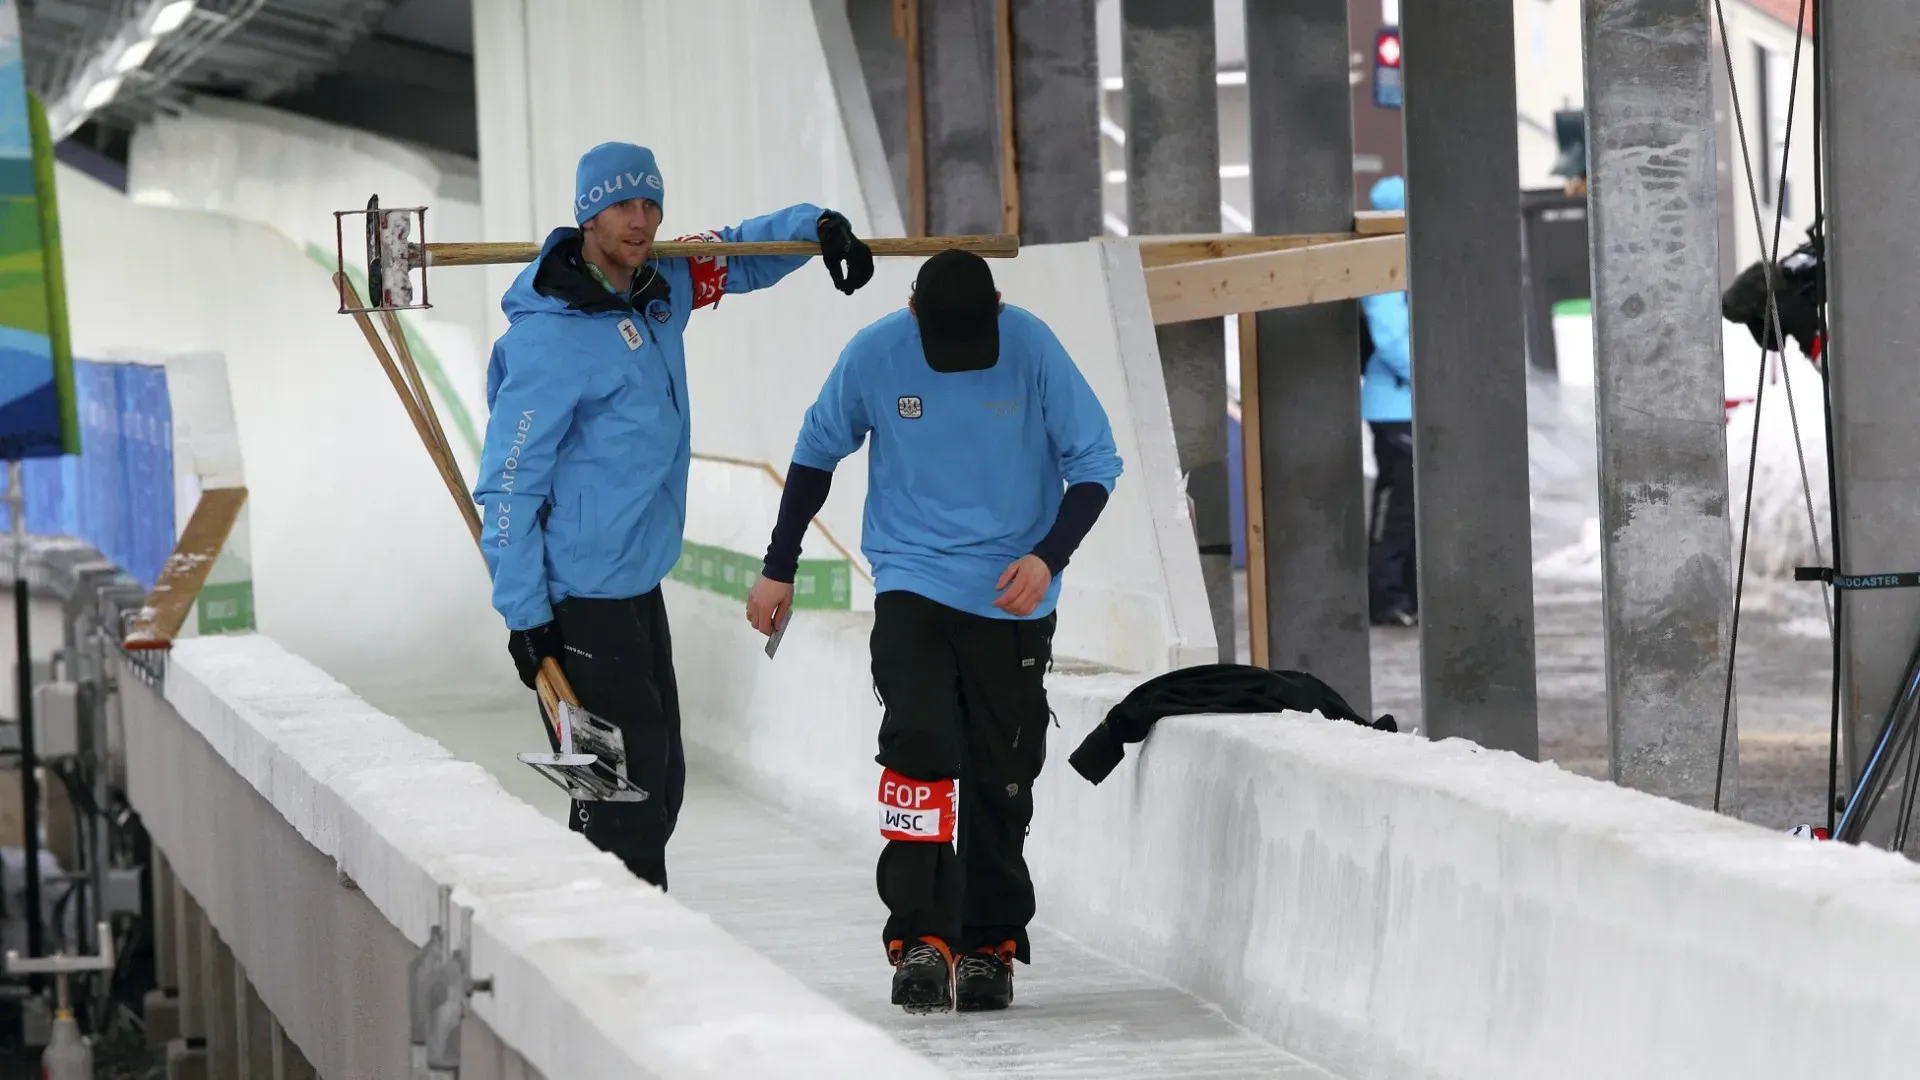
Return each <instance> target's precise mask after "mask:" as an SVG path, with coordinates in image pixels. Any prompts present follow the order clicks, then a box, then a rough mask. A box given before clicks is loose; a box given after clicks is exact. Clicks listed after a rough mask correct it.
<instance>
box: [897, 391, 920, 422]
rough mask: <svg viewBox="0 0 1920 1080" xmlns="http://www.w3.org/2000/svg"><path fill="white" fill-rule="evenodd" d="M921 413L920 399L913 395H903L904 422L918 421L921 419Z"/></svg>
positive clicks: (901, 407)
mask: <svg viewBox="0 0 1920 1080" xmlns="http://www.w3.org/2000/svg"><path fill="white" fill-rule="evenodd" d="M920 412H921V406H920V399H919V397H917V396H916V395H913V394H903V395H901V397H900V418H901V419H902V420H918V419H920Z"/></svg>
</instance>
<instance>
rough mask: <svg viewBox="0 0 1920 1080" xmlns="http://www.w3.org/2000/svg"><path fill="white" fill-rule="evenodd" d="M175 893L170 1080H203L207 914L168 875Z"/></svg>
mask: <svg viewBox="0 0 1920 1080" xmlns="http://www.w3.org/2000/svg"><path fill="white" fill-rule="evenodd" d="M167 877H168V879H169V880H170V882H171V887H172V892H173V908H174V911H175V912H176V913H177V915H176V917H175V918H174V920H173V933H174V958H175V961H174V962H175V964H176V968H177V975H178V978H179V984H180V998H179V1032H180V1033H179V1036H178V1037H177V1038H175V1039H173V1040H171V1041H170V1042H168V1043H167V1054H166V1057H167V1077H168V1080H204V1078H205V1077H206V1076H207V1050H206V1033H207V1029H206V1001H205V998H206V992H205V987H206V980H205V975H204V971H203V965H202V963H201V956H202V954H203V941H202V938H203V934H204V932H205V929H206V925H207V920H206V913H205V912H203V911H201V910H200V905H199V904H198V903H196V902H195V901H194V899H193V897H192V895H190V894H189V893H188V892H187V891H186V889H185V888H184V887H183V886H181V884H180V879H179V878H178V877H175V876H174V875H173V874H171V873H169V874H168V875H167Z"/></svg>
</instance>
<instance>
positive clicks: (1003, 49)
mask: <svg viewBox="0 0 1920 1080" xmlns="http://www.w3.org/2000/svg"><path fill="white" fill-rule="evenodd" d="M993 22H994V26H993V46H994V48H993V54H994V55H993V66H994V69H995V71H996V72H997V73H998V75H999V78H1000V93H999V98H1000V197H1001V200H1002V210H1003V221H1004V222H1005V224H1003V225H1001V229H1002V230H1003V231H1005V232H1009V233H1012V234H1013V235H1015V236H1018V235H1020V160H1019V157H1018V152H1017V149H1016V144H1015V140H1014V130H1013V0H994V11H993Z"/></svg>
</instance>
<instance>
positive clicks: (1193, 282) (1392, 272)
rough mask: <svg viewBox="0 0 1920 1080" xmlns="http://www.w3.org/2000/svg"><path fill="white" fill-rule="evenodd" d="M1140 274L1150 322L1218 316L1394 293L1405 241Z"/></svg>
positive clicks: (1403, 277)
mask: <svg viewBox="0 0 1920 1080" xmlns="http://www.w3.org/2000/svg"><path fill="white" fill-rule="evenodd" d="M1146 277H1147V299H1148V300H1149V301H1150V302H1151V303H1152V305H1153V321H1154V323H1155V324H1156V325H1159V324H1164V323H1176V322H1189V321H1192V320H1194V319H1219V318H1224V317H1226V316H1229V315H1238V314H1240V313H1242V312H1247V311H1268V310H1272V309H1274V308H1288V307H1303V306H1305V305H1307V304H1324V303H1329V302H1331V301H1335V300H1353V299H1357V298H1359V297H1362V296H1372V295H1374V294H1376V293H1388V292H1398V291H1400V290H1402V289H1405V288H1406V287H1407V285H1406V281H1407V242H1406V238H1405V237H1403V236H1375V237H1368V238H1367V239H1364V240H1345V241H1341V242H1339V243H1334V244H1320V245H1316V246H1313V247H1303V248H1292V249H1288V250H1282V251H1269V252H1264V253H1261V254H1257V255H1236V256H1231V257H1228V258H1222V259H1212V260H1207V261H1204V262H1185V263H1175V264H1173V265H1171V266H1162V267H1157V268H1155V269H1152V270H1148V271H1147V272H1146Z"/></svg>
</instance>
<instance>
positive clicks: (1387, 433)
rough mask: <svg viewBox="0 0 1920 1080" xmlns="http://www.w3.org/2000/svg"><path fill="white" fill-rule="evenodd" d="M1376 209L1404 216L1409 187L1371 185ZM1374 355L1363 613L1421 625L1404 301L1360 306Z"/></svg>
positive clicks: (1377, 621) (1381, 622) (1395, 298)
mask: <svg viewBox="0 0 1920 1080" xmlns="http://www.w3.org/2000/svg"><path fill="white" fill-rule="evenodd" d="M1371 195H1372V199H1373V208H1374V209H1375V210H1405V209H1406V208H1407V184H1406V181H1405V180H1402V179H1401V178H1400V177H1398V176H1389V177H1385V178H1384V179H1382V180H1381V181H1380V182H1379V183H1376V184H1374V185H1373V191H1372V193H1371ZM1360 310H1361V312H1362V314H1364V315H1365V317H1366V320H1367V334H1368V336H1369V337H1370V338H1372V340H1373V353H1372V355H1370V356H1368V357H1367V366H1366V379H1365V381H1364V382H1363V383H1361V386H1360V413H1361V418H1362V419H1364V420H1365V421H1366V422H1367V426H1368V427H1369V428H1370V429H1371V430H1372V432H1373V461H1374V480H1373V507H1372V511H1371V513H1370V514H1369V515H1368V522H1367V539H1368V544H1367V607H1368V609H1369V611H1370V613H1371V615H1372V618H1373V623H1374V625H1376V626H1412V625H1414V624H1415V623H1417V622H1418V621H1419V618H1420V589H1419V568H1418V566H1417V565H1416V563H1415V557H1414V556H1415V551H1414V533H1413V348H1412V344H1413V334H1412V327H1411V325H1410V324H1409V321H1408V317H1407V294H1406V293H1405V292H1404V291H1403V292H1391V293H1380V294H1378V295H1376V296H1369V297H1365V298H1364V299H1362V300H1361V301H1360Z"/></svg>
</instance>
